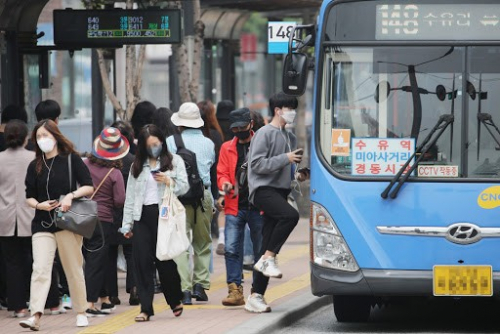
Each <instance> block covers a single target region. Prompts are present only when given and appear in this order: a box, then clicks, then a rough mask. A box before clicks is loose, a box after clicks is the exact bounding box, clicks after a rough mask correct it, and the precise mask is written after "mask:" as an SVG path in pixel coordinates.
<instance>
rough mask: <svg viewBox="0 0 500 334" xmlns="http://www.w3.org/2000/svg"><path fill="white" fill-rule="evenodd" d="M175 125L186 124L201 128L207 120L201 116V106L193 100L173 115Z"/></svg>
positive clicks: (190, 126)
mask: <svg viewBox="0 0 500 334" xmlns="http://www.w3.org/2000/svg"><path fill="white" fill-rule="evenodd" d="M171 120H172V123H174V125H175V126H185V127H187V128H194V129H198V128H201V127H202V126H203V125H204V124H205V122H203V119H202V118H201V114H200V108H198V106H197V105H196V104H195V103H193V102H185V103H183V104H182V105H181V107H180V108H179V111H178V112H176V113H174V114H173V115H172V117H171Z"/></svg>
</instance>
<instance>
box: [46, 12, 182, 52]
mask: <svg viewBox="0 0 500 334" xmlns="http://www.w3.org/2000/svg"><path fill="white" fill-rule="evenodd" d="M181 22H182V19H181V10H179V9H168V10H165V9H155V10H151V9H149V10H122V9H113V10H72V9H71V10H68V9H67V10H54V43H55V45H58V46H75V47H80V48H81V47H88V48H91V47H121V46H123V45H125V44H174V43H180V42H181V39H182V25H181Z"/></svg>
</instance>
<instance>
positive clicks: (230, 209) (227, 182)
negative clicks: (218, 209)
mask: <svg viewBox="0 0 500 334" xmlns="http://www.w3.org/2000/svg"><path fill="white" fill-rule="evenodd" d="M229 121H230V128H231V131H232V132H233V134H234V138H233V139H232V140H230V141H227V142H225V143H224V144H222V147H221V150H220V155H219V163H218V165H217V184H218V186H219V189H220V190H221V192H222V193H223V194H224V201H225V207H224V210H225V213H226V224H225V227H224V235H225V240H226V242H225V249H224V250H225V254H224V256H225V259H226V281H227V284H228V290H229V294H228V296H227V297H226V298H224V299H223V300H222V304H223V305H225V306H240V305H244V304H245V298H244V296H243V286H242V285H241V278H242V277H241V273H242V270H243V240H244V234H245V225H246V224H248V226H249V227H250V234H251V238H252V242H253V249H254V258H255V259H258V258H259V257H260V256H259V254H258V253H259V251H260V247H261V244H262V225H263V220H262V217H261V215H260V213H259V210H257V209H256V208H255V206H253V205H252V204H251V203H250V202H249V201H248V195H249V193H248V185H247V184H241V182H240V184H238V182H237V180H236V178H237V176H238V174H239V173H238V171H240V169H241V168H242V167H241V166H242V165H243V164H244V163H246V161H247V154H248V149H249V147H250V141H251V140H252V137H253V131H252V126H253V121H252V119H251V117H250V110H249V109H248V108H241V109H237V110H234V111H232V112H231V113H230V114H229ZM245 183H246V182H245Z"/></svg>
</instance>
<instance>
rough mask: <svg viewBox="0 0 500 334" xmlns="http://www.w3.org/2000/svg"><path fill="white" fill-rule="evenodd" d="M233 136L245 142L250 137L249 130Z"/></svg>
mask: <svg viewBox="0 0 500 334" xmlns="http://www.w3.org/2000/svg"><path fill="white" fill-rule="evenodd" d="M234 135H235V137H237V138H238V139H241V140H245V139H248V137H250V130H247V131H240V132H236V133H235V134H234Z"/></svg>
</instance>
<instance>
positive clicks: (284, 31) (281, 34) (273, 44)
mask: <svg viewBox="0 0 500 334" xmlns="http://www.w3.org/2000/svg"><path fill="white" fill-rule="evenodd" d="M295 25H296V22H269V23H268V25H267V31H268V53H269V54H284V53H288V42H289V41H290V35H291V34H292V31H293V28H294V27H295Z"/></svg>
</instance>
